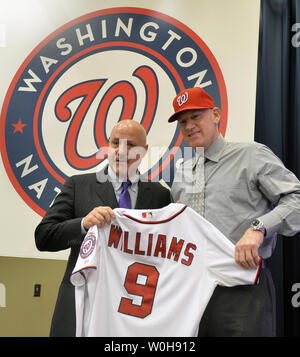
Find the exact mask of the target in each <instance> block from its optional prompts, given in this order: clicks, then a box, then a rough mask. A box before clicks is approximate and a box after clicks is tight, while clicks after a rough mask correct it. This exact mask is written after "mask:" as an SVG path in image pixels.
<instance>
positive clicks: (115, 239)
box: [107, 224, 122, 248]
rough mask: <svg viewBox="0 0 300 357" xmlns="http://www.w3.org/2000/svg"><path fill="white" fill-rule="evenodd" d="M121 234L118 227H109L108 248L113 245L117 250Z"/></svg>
mask: <svg viewBox="0 0 300 357" xmlns="http://www.w3.org/2000/svg"><path fill="white" fill-rule="evenodd" d="M121 234H122V229H121V228H120V227H119V226H115V225H113V224H112V225H111V227H110V233H109V239H108V244H107V245H108V246H109V247H111V246H112V245H114V248H118V245H119V242H120V238H121Z"/></svg>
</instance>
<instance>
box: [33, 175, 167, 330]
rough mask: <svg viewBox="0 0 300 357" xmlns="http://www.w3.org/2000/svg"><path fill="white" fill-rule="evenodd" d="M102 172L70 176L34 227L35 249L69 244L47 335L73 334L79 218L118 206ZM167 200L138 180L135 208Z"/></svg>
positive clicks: (159, 189)
mask: <svg viewBox="0 0 300 357" xmlns="http://www.w3.org/2000/svg"><path fill="white" fill-rule="evenodd" d="M106 172H107V168H106V169H105V170H103V171H101V172H100V173H97V175H96V174H84V175H76V176H72V177H70V178H69V179H68V180H67V181H66V182H65V184H64V186H63V188H62V191H61V193H60V194H59V195H58V196H57V198H56V200H55V202H54V204H53V205H52V206H51V207H50V208H49V210H48V211H47V213H46V215H45V216H44V218H43V219H42V221H41V223H40V224H39V225H38V226H37V228H36V230H35V241H36V246H37V248H38V249H39V250H41V251H52V252H55V251H59V250H64V249H69V248H71V251H70V256H69V259H68V263H67V268H66V272H65V274H64V277H63V281H62V283H61V286H60V288H59V292H58V298H57V302H56V306H55V311H54V314H53V319H52V325H51V332H50V335H51V336H75V329H76V319H75V299H74V286H73V285H72V284H71V283H70V275H71V273H72V271H73V269H74V266H75V264H76V261H77V257H78V253H79V249H80V245H81V242H82V240H83V238H84V234H82V232H81V220H82V218H83V217H84V216H86V215H87V214H88V213H89V212H90V211H92V210H93V209H94V208H95V207H97V206H110V207H111V208H116V207H118V202H117V199H116V196H115V192H114V189H113V186H112V184H111V183H110V182H109V181H107V180H106ZM170 202H171V195H170V191H169V190H168V189H166V188H164V187H163V186H162V185H161V184H160V183H158V182H155V183H154V182H141V181H139V183H138V196H137V202H136V206H135V208H137V209H140V208H145V209H146V208H150V209H151V208H161V207H164V206H166V205H168V204H169V203H170Z"/></svg>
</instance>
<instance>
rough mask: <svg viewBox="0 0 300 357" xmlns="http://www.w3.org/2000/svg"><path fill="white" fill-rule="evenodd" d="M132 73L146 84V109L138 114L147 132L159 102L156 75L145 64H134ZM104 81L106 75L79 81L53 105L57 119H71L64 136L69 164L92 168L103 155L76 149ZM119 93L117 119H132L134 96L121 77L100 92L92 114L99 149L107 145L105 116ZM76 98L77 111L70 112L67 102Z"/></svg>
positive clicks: (135, 98)
mask: <svg viewBox="0 0 300 357" xmlns="http://www.w3.org/2000/svg"><path fill="white" fill-rule="evenodd" d="M132 75H133V76H134V77H137V78H139V79H140V80H141V81H142V83H143V85H144V88H145V98H146V99H145V109H144V113H143V116H142V118H141V124H142V125H143V127H144V128H145V130H146V132H148V131H149V129H150V127H151V124H152V122H153V119H154V116H155V112H156V107H157V102H158V81H157V77H156V74H155V73H154V71H153V70H152V69H151V68H150V67H148V66H141V67H139V68H137V69H136V70H135V71H134V72H133V74H132ZM106 81H107V79H97V80H89V81H86V82H82V83H78V84H76V85H74V86H72V87H71V88H69V89H67V90H66V91H65V92H64V93H63V94H62V95H61V96H60V97H59V98H58V100H57V103H56V106H55V114H56V117H57V118H58V120H60V121H62V122H68V121H71V122H70V124H69V128H68V131H67V134H66V139H65V148H64V149H65V156H66V159H67V161H68V162H69V163H70V165H71V166H73V167H74V168H76V169H79V170H84V169H89V168H92V167H93V166H95V165H97V164H98V163H99V162H100V161H101V160H103V159H104V157H105V156H106V155H105V156H104V157H102V158H99V157H98V155H97V153H98V151H97V152H96V153H94V154H92V155H91V156H81V155H80V154H79V153H78V151H77V141H78V135H79V131H80V128H81V127H82V125H83V122H84V119H85V117H86V115H87V112H88V110H89V108H90V106H91V104H92V103H93V101H94V100H95V98H96V96H97V94H98V92H99V91H100V89H101V88H102V86H103V84H104V83H105V82H106ZM119 97H120V98H122V101H123V108H122V111H121V114H120V118H119V120H124V119H131V118H132V117H133V115H134V112H135V108H136V102H137V97H136V91H135V89H134V87H133V85H132V84H131V83H130V82H128V81H120V82H117V83H115V84H113V85H112V86H111V87H110V88H109V89H108V90H107V91H106V92H105V94H104V95H103V96H102V99H101V101H100V103H99V105H98V109H97V113H96V115H95V124H94V128H95V130H94V140H95V143H96V146H97V148H98V149H101V148H105V147H107V146H108V141H107V139H106V136H105V122H106V117H107V114H108V111H109V108H110V106H111V104H112V103H113V101H114V100H115V99H116V98H119ZM78 98H82V100H81V102H80V104H79V105H78V107H77V109H76V111H75V112H74V113H72V111H71V110H70V109H69V108H68V105H69V104H70V103H71V102H72V101H74V100H75V99H78ZM91 139H92V138H91Z"/></svg>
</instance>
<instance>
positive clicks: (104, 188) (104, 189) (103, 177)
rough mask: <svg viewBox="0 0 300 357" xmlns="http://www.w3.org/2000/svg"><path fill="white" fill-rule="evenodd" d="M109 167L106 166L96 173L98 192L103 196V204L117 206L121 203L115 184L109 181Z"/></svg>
mask: <svg viewBox="0 0 300 357" xmlns="http://www.w3.org/2000/svg"><path fill="white" fill-rule="evenodd" d="M107 168H108V167H107V166H106V167H105V168H104V169H103V170H101V171H99V172H97V173H96V177H97V182H96V193H97V195H98V196H99V197H100V198H101V201H102V202H103V205H105V206H109V207H111V208H117V207H118V206H119V205H118V202H117V198H116V195H115V191H114V188H113V185H112V184H111V183H110V182H109V181H108V177H107Z"/></svg>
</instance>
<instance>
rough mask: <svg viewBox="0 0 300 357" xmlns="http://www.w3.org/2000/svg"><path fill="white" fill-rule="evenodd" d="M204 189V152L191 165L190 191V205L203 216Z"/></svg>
mask: <svg viewBox="0 0 300 357" xmlns="http://www.w3.org/2000/svg"><path fill="white" fill-rule="evenodd" d="M204 189H205V176H204V153H202V154H201V155H200V156H199V157H198V158H197V161H196V159H195V162H194V165H193V188H192V193H190V207H191V208H193V210H195V211H196V212H197V213H199V214H200V215H201V216H203V217H204V207H205V202H204V198H205V197H204Z"/></svg>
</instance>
